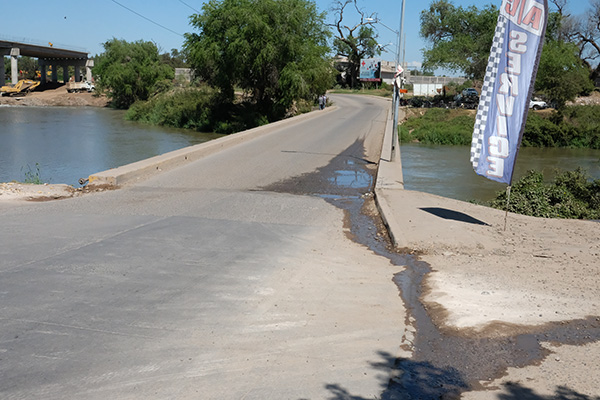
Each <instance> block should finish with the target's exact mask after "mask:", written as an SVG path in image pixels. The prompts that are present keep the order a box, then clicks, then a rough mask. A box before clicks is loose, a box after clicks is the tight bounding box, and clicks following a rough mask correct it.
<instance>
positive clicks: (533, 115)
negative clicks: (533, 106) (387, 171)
mask: <svg viewBox="0 0 600 400" xmlns="http://www.w3.org/2000/svg"><path fill="white" fill-rule="evenodd" d="M410 104H411V105H412V106H413V107H421V106H422V105H423V99H421V98H418V97H414V98H412V99H411V100H410ZM597 121H600V106H571V107H567V108H566V109H564V110H563V111H552V112H550V113H547V112H540V113H537V112H530V113H529V116H528V118H527V124H526V125H525V130H524V133H523V141H522V146H523V147H577V148H591V149H600V127H599V125H598V122H597ZM474 124H475V117H474V114H472V113H469V112H468V111H465V110H451V109H440V108H432V109H428V110H427V112H426V113H425V114H424V115H423V116H419V117H414V118H410V119H409V120H408V121H406V122H405V123H404V124H403V125H402V126H401V127H400V138H401V140H402V141H403V142H413V141H418V142H421V143H425V144H452V145H469V144H470V143H471V137H472V134H473V125H474Z"/></svg>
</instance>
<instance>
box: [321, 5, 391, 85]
mask: <svg viewBox="0 0 600 400" xmlns="http://www.w3.org/2000/svg"><path fill="white" fill-rule="evenodd" d="M350 5H352V6H353V8H354V11H355V13H356V14H357V16H358V20H357V23H355V24H354V25H350V26H349V25H347V22H346V21H345V20H344V18H345V17H347V14H346V11H347V7H348V6H350ZM332 11H333V12H334V14H335V22H334V23H333V24H330V26H331V27H333V29H334V39H333V48H334V50H335V51H336V54H337V55H338V56H341V57H345V58H347V59H348V63H347V64H346V65H344V64H341V65H342V66H343V67H342V69H341V71H340V72H342V73H344V74H345V75H344V76H345V84H346V85H348V86H350V87H352V88H354V87H356V86H357V85H358V82H359V81H358V76H359V71H360V60H361V59H363V58H372V57H374V56H376V55H379V54H381V49H382V47H380V46H379V44H378V43H377V37H378V35H377V32H376V30H375V28H374V26H375V24H376V23H377V22H378V19H377V14H375V13H371V14H367V12H366V11H364V10H363V9H361V8H359V7H358V3H357V0H337V1H335V2H334V6H333V8H332Z"/></svg>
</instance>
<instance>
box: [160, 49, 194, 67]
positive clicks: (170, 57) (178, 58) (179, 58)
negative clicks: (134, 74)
mask: <svg viewBox="0 0 600 400" xmlns="http://www.w3.org/2000/svg"><path fill="white" fill-rule="evenodd" d="M160 61H161V62H162V63H163V64H166V65H169V66H170V67H171V68H188V67H189V65H188V63H187V60H186V56H185V53H183V52H180V51H179V50H177V49H171V53H163V54H161V55H160Z"/></svg>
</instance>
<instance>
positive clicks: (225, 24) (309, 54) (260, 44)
mask: <svg viewBox="0 0 600 400" xmlns="http://www.w3.org/2000/svg"><path fill="white" fill-rule="evenodd" d="M324 18H325V16H324V14H322V13H319V12H318V11H317V7H316V5H315V4H314V3H313V2H312V1H309V0H219V1H218V0H210V1H208V2H207V3H205V4H204V6H203V7H202V13H200V14H195V15H192V16H191V17H190V21H191V25H192V26H193V27H195V28H196V29H197V30H198V33H187V34H186V42H185V46H184V47H185V51H186V53H187V54H188V62H189V63H190V64H191V65H192V68H194V70H195V72H196V75H197V76H199V77H201V78H202V79H204V80H205V81H206V82H208V83H209V84H211V85H213V86H215V87H217V88H219V89H220V91H221V95H222V96H223V99H224V100H226V101H229V102H231V101H233V96H234V87H240V88H242V89H243V90H245V91H247V92H249V93H251V94H252V97H253V99H254V100H255V101H256V103H257V104H258V105H259V107H260V108H261V109H262V111H264V112H267V113H272V112H273V111H274V110H275V109H277V111H278V112H281V111H282V110H284V109H287V108H289V107H290V106H291V105H292V104H293V102H294V101H295V100H297V99H300V98H307V99H310V98H314V97H316V95H318V94H319V93H323V92H325V90H327V89H328V88H329V87H330V86H331V83H332V76H333V75H332V69H331V63H330V62H329V60H328V59H327V53H328V52H329V48H328V46H327V40H328V37H329V36H328V35H329V33H328V30H327V29H326V26H325V21H324Z"/></svg>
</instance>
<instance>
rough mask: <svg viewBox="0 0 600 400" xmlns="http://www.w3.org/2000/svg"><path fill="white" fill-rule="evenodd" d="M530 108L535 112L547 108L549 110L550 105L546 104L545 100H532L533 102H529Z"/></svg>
mask: <svg viewBox="0 0 600 400" xmlns="http://www.w3.org/2000/svg"><path fill="white" fill-rule="evenodd" d="M529 108H532V109H534V110H543V109H545V108H548V103H546V102H545V101H543V100H537V99H531V101H530V102H529Z"/></svg>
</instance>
